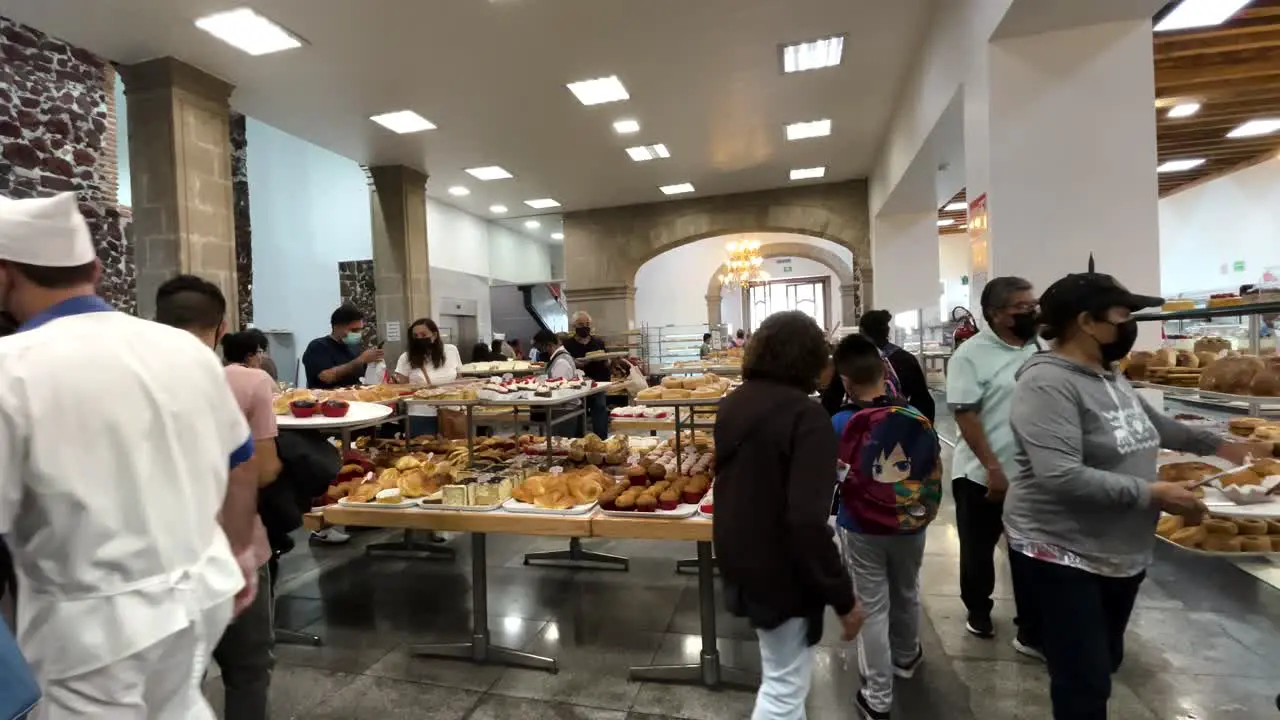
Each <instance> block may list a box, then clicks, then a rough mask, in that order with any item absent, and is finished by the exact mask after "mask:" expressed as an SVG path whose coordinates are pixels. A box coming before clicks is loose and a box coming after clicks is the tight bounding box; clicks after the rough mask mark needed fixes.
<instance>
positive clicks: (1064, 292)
mask: <svg viewBox="0 0 1280 720" xmlns="http://www.w3.org/2000/svg"><path fill="white" fill-rule="evenodd" d="M1161 305H1164V298H1162V297H1156V296H1154V295H1135V294H1133V293H1131V292H1129V289H1128V288H1126V287H1125V286H1124V285H1121V284H1120V282H1119V281H1118V280H1116V279H1115V278H1113V277H1111V276H1110V275H1107V274H1105V273H1097V272H1086V273H1072V274H1071V275H1067V276H1066V277H1064V278H1062V279H1060V280H1058V281H1057V282H1055V283H1054V284H1052V285H1050V286H1049V287H1048V289H1046V290H1045V291H1044V293H1043V294H1041V295H1040V323H1041V324H1042V325H1044V326H1045V327H1047V328H1055V329H1056V328H1063V327H1066V326H1067V325H1068V324H1070V323H1071V321H1072V320H1074V319H1075V318H1076V316H1077V315H1079V314H1080V313H1082V312H1087V313H1090V314H1093V315H1100V314H1102V313H1104V312H1106V311H1107V310H1109V309H1111V308H1113V307H1123V308H1128V309H1129V310H1130V311H1131V312H1137V311H1139V310H1145V309H1147V308H1153V307H1160V306H1161ZM1046 337H1048V336H1047V335H1046ZM1050 339H1051V338H1050Z"/></svg>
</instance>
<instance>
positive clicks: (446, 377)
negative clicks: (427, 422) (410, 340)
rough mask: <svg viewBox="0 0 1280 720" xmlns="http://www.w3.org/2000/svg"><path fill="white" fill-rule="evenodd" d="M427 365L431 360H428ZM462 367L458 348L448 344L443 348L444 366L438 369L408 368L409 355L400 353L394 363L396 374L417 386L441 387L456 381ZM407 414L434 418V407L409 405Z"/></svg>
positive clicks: (416, 404) (417, 404)
mask: <svg viewBox="0 0 1280 720" xmlns="http://www.w3.org/2000/svg"><path fill="white" fill-rule="evenodd" d="M427 362H428V363H430V362H431V360H430V359H429V358H428V360H427ZM461 367H462V356H460V355H459V354H458V346H457V345H450V344H448V343H446V344H445V346H444V364H443V365H441V366H440V367H430V366H429V365H428V366H425V369H424V368H416V367H409V353H407V352H406V353H400V359H399V360H397V361H396V374H397V375H403V376H405V377H407V378H409V382H411V383H416V384H418V385H428V384H430V385H443V384H445V383H451V382H453V381H454V380H457V379H458V370H459V369H460V368H461ZM409 414H410V415H415V416H417V417H435V416H436V408H435V406H434V405H422V404H419V403H410V404H409Z"/></svg>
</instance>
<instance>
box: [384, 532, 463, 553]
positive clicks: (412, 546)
mask: <svg viewBox="0 0 1280 720" xmlns="http://www.w3.org/2000/svg"><path fill="white" fill-rule="evenodd" d="M364 552H365V555H369V556H371V557H393V558H401V559H405V560H454V559H456V558H457V557H458V554H457V553H456V552H454V550H453V548H447V547H440V546H438V545H434V544H432V543H431V540H430V539H428V540H427V541H426V542H423V541H422V540H421V538H420V535H419V533H418V531H414V530H405V531H404V539H403V540H400V541H399V542H386V543H372V544H370V545H369V546H368V547H366V548H365V549H364Z"/></svg>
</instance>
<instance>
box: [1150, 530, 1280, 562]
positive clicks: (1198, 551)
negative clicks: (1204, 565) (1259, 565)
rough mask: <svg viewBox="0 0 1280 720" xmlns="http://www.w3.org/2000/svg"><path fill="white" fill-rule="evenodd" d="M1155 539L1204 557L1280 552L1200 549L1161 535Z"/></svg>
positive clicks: (1232, 556)
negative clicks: (1180, 543)
mask: <svg viewBox="0 0 1280 720" xmlns="http://www.w3.org/2000/svg"><path fill="white" fill-rule="evenodd" d="M1156 539H1157V540H1159V541H1161V542H1163V543H1164V544H1165V545H1172V546H1173V547H1176V548H1178V549H1179V550H1182V551H1183V552H1189V553H1191V554H1192V555H1203V556H1205V557H1216V558H1227V559H1228V560H1229V559H1231V558H1241V557H1275V556H1277V555H1280V553H1278V552H1275V551H1274V550H1273V551H1271V552H1258V551H1255V552H1217V551H1213V550H1201V549H1200V548H1193V547H1187V546H1186V545H1179V544H1178V543H1176V542H1174V541H1172V540H1170V539H1169V538H1166V537H1163V536H1161V535H1157V536H1156Z"/></svg>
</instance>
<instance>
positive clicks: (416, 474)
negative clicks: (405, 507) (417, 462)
mask: <svg viewBox="0 0 1280 720" xmlns="http://www.w3.org/2000/svg"><path fill="white" fill-rule="evenodd" d="M396 487H398V488H400V494H401V495H403V496H404V497H406V498H420V497H425V496H427V495H430V494H431V493H430V492H428V491H427V475H426V473H424V472H422V469H421V468H415V469H413V470H410V471H409V472H407V473H402V474H401V475H400V478H399V479H398V481H397V483H396Z"/></svg>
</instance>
